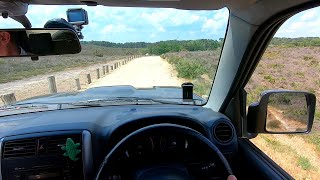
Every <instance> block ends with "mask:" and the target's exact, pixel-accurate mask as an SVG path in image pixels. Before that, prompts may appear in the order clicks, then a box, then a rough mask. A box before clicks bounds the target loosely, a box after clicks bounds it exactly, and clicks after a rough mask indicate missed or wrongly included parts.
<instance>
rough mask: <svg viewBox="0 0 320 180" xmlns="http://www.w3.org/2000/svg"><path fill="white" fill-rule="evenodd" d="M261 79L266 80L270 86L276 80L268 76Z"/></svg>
mask: <svg viewBox="0 0 320 180" xmlns="http://www.w3.org/2000/svg"><path fill="white" fill-rule="evenodd" d="M263 79H265V80H267V81H268V82H269V83H271V84H274V83H275V82H276V79H275V78H273V77H272V76H270V75H266V76H263Z"/></svg>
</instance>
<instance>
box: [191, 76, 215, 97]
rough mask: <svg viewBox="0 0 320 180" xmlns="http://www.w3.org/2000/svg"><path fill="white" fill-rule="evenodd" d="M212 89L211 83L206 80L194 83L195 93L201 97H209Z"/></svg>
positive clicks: (198, 80)
mask: <svg viewBox="0 0 320 180" xmlns="http://www.w3.org/2000/svg"><path fill="white" fill-rule="evenodd" d="M210 89H211V82H208V81H206V80H204V79H197V80H195V81H194V92H195V93H196V94H198V95H200V96H202V95H208V94H209V92H210Z"/></svg>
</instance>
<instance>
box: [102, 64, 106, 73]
mask: <svg viewBox="0 0 320 180" xmlns="http://www.w3.org/2000/svg"><path fill="white" fill-rule="evenodd" d="M102 75H106V66H104V65H103V66H102Z"/></svg>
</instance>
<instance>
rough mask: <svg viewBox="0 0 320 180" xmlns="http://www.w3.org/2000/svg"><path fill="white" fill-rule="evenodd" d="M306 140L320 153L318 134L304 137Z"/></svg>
mask: <svg viewBox="0 0 320 180" xmlns="http://www.w3.org/2000/svg"><path fill="white" fill-rule="evenodd" d="M305 138H306V140H307V141H308V142H310V143H312V144H314V145H315V146H316V149H317V151H318V152H319V153H320V135H319V133H318V134H308V135H307V136H305Z"/></svg>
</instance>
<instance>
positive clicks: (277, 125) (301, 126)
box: [247, 90, 316, 134]
mask: <svg viewBox="0 0 320 180" xmlns="http://www.w3.org/2000/svg"><path fill="white" fill-rule="evenodd" d="M315 104H316V97H315V95H314V94H311V93H307V92H301V91H288V90H279V91H274V90H270V91H264V92H263V93H262V94H261V98H260V101H259V102H256V103H252V104H251V105H250V106H249V108H248V115H247V130H248V132H249V133H272V134H286V133H290V134H293V133H308V132H310V131H311V128H312V123H313V119H314V113H315Z"/></svg>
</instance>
